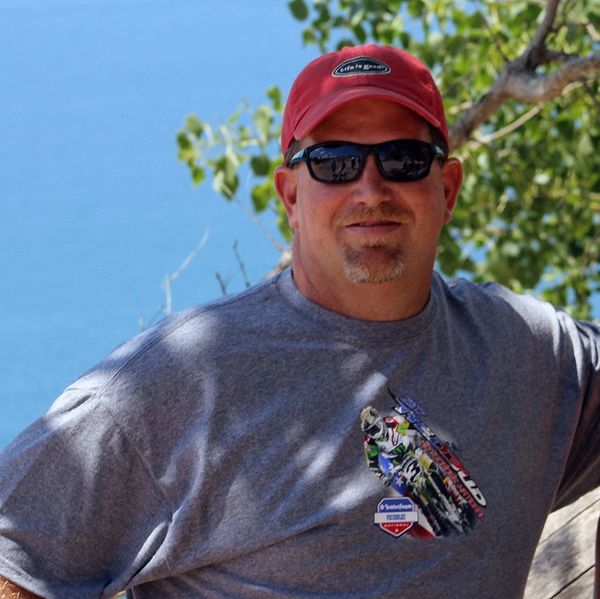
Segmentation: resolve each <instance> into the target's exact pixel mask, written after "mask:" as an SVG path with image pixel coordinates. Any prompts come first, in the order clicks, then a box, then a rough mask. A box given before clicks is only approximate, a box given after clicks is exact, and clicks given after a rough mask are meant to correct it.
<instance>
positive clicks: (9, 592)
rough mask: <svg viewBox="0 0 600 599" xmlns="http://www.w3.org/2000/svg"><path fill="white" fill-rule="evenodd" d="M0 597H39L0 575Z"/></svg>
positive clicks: (11, 598) (9, 598) (32, 598)
mask: <svg viewBox="0 0 600 599" xmlns="http://www.w3.org/2000/svg"><path fill="white" fill-rule="evenodd" d="M0 599H41V598H40V597H39V595H34V594H33V593H30V592H29V591H26V590H25V589H22V588H21V587H18V586H17V585H16V584H14V583H12V582H11V581H10V580H6V578H3V577H2V576H0Z"/></svg>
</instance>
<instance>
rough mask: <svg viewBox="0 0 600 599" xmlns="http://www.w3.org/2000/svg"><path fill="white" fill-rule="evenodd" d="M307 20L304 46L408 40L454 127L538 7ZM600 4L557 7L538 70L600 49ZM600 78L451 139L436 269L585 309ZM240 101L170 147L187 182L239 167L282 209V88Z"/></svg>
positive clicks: (485, 1)
mask: <svg viewBox="0 0 600 599" xmlns="http://www.w3.org/2000/svg"><path fill="white" fill-rule="evenodd" d="M288 5H289V8H290V12H291V14H292V15H293V17H294V18H296V19H298V20H300V21H302V22H303V23H304V31H303V33H302V37H303V41H304V43H305V44H315V45H317V46H318V47H319V48H320V50H321V51H328V50H330V49H333V48H336V47H341V46H343V45H353V44H357V43H367V42H370V41H376V42H379V43H385V44H391V45H395V46H398V47H402V48H405V49H407V50H408V51H410V52H412V53H414V54H416V55H417V56H419V57H421V59H422V60H424V62H426V63H427V64H428V65H429V67H430V68H431V70H432V72H433V73H434V75H435V77H436V80H437V81H438V84H439V86H440V89H441V91H442V95H443V96H444V100H445V104H446V111H447V114H448V120H449V124H450V125H451V126H452V124H453V123H455V122H456V121H457V120H458V118H459V117H460V116H461V114H463V113H464V111H465V110H466V109H468V108H469V107H471V106H472V105H473V104H474V103H476V102H477V101H478V100H479V99H480V98H482V97H484V96H485V94H486V92H487V91H488V90H489V89H490V88H491V87H492V85H493V84H494V82H495V81H496V80H497V79H498V78H499V76H500V74H501V73H502V71H503V69H504V68H505V66H506V64H507V63H510V62H511V61H514V60H515V59H517V58H518V57H519V56H521V55H522V54H523V53H524V51H525V50H526V49H527V47H528V45H529V44H530V43H531V40H532V38H533V37H534V35H535V32H536V30H537V28H538V27H539V24H540V22H542V20H543V18H544V15H545V8H546V3H545V2H541V1H539V0H518V1H517V0H514V1H511V2H504V1H501V0H495V1H494V0H479V1H463V2H459V1H456V0H429V1H424V0H312V2H311V3H308V2H307V0H292V1H291V2H289V3H288ZM598 29H600V8H599V6H598V5H597V4H594V3H588V2H586V0H566V1H564V2H562V3H561V4H560V6H559V10H558V14H557V16H556V19H555V21H554V24H553V27H552V29H551V30H550V33H549V35H548V37H547V39H546V41H545V48H546V49H547V50H548V54H547V56H545V58H544V60H542V61H540V66H539V67H538V68H537V69H536V71H535V73H534V76H536V77H542V76H543V75H544V74H546V73H549V72H551V71H552V70H553V69H555V68H556V66H557V64H560V61H561V60H564V58H565V57H566V56H588V55H590V54H591V53H593V52H594V51H596V52H597V51H598V47H599V45H600V44H599V37H598ZM598 87H599V86H598V80H597V78H596V79H592V78H588V79H587V80H582V81H578V82H575V83H572V84H570V85H569V86H567V87H566V88H565V89H564V90H563V93H562V94H561V95H560V96H559V97H558V98H556V99H555V100H553V101H550V102H547V103H545V104H539V105H536V106H533V107H532V106H531V105H525V104H522V103H520V102H517V101H514V100H512V101H508V102H506V103H504V104H503V105H502V106H501V107H500V108H499V109H498V110H497V111H496V112H495V113H494V114H493V115H492V117H491V118H490V119H489V120H488V121H487V122H486V123H484V125H483V126H482V127H481V128H480V129H479V130H477V131H475V132H474V133H473V135H472V136H471V138H470V139H469V141H468V142H467V143H465V144H463V145H462V146H461V147H459V148H457V149H456V154H457V155H458V156H459V157H460V158H461V159H462V160H463V162H464V164H465V172H466V178H465V183H464V187H463V191H462V193H461V197H460V200H459V204H458V206H457V209H456V211H455V215H454V220H453V222H452V223H450V225H449V226H448V227H447V228H446V229H445V231H444V233H443V236H442V240H441V243H440V252H439V258H438V266H439V268H440V269H441V271H442V272H443V273H445V274H446V275H449V276H456V275H462V276H467V277H469V278H472V279H474V280H495V281H498V282H500V283H502V284H505V285H507V286H509V287H511V288H512V289H514V290H516V291H519V292H521V291H527V290H535V291H536V292H537V293H538V294H540V295H542V296H543V297H545V298H546V299H548V300H550V301H552V302H553V303H555V304H557V305H563V306H566V307H569V308H570V310H571V312H572V313H574V314H575V315H576V316H579V317H589V316H590V314H591V305H590V296H591V295H592V294H594V293H598V292H599V291H600V269H599V266H598V258H599V254H600V161H599V158H598V151H597V148H598V147H600V144H599V141H600V110H599V101H598V98H599V97H600V94H599V93H598V91H599V90H598ZM267 95H268V98H269V103H268V104H265V105H263V106H260V107H258V108H257V109H256V110H254V111H252V110H251V109H250V108H249V107H244V108H243V109H242V110H241V111H238V112H237V113H236V114H235V115H234V116H233V117H232V118H231V119H230V120H229V121H228V123H227V124H225V125H224V126H222V127H219V128H218V129H217V130H216V131H213V129H212V128H210V127H209V126H208V125H207V124H205V123H202V122H201V121H200V120H199V119H197V117H189V118H188V120H187V122H186V126H185V128H184V129H183V130H182V131H181V132H180V133H179V135H178V144H179V150H180V152H179V157H180V158H181V159H182V160H183V161H185V162H186V163H187V164H188V166H189V168H190V172H191V175H192V179H193V180H194V182H196V183H200V182H201V181H202V180H203V179H204V178H205V175H206V171H207V170H210V171H211V172H212V181H213V187H214V188H215V189H216V190H217V191H219V192H220V193H221V194H222V195H223V196H224V197H225V198H227V199H231V198H232V197H234V196H235V193H236V192H237V191H238V188H239V173H240V166H241V165H242V164H243V163H246V162H247V163H248V164H249V165H250V169H251V171H252V173H253V175H254V177H255V182H254V186H253V188H252V190H251V196H252V201H253V206H254V209H255V210H256V212H261V211H263V210H267V209H271V210H275V211H276V212H277V214H278V215H279V216H278V224H279V227H280V230H281V232H282V234H283V236H284V237H285V238H286V239H289V238H290V230H289V228H288V226H287V222H286V220H285V216H284V214H283V211H282V208H281V206H280V203H279V202H278V201H277V199H276V196H275V191H274V189H273V185H272V183H271V178H272V173H273V170H274V169H275V167H276V165H277V164H279V163H280V161H281V157H280V155H279V154H278V148H277V145H276V142H277V138H278V135H279V128H280V120H281V111H282V96H281V92H280V91H279V90H278V89H277V88H271V89H270V90H268V92H267Z"/></svg>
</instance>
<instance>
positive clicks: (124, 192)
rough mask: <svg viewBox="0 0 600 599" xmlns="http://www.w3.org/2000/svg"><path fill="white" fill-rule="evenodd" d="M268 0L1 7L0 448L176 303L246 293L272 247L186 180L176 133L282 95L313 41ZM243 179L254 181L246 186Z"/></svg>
mask: <svg viewBox="0 0 600 599" xmlns="http://www.w3.org/2000/svg"><path fill="white" fill-rule="evenodd" d="M300 37H301V24H300V23H298V22H297V21H295V20H294V19H293V18H292V17H291V16H290V14H289V12H288V9H287V4H286V2H283V1H278V0H252V2H248V1H247V0H228V1H227V2H214V1H210V2H209V1H208V0H37V1H34V0H13V1H7V0H0V90H2V93H0V131H1V132H2V134H1V135H0V210H1V218H0V311H1V313H2V315H3V318H2V319H1V320H0V340H1V343H0V414H1V416H0V448H1V447H3V446H5V445H6V444H7V443H8V442H9V441H10V440H11V439H12V438H13V437H14V436H15V435H16V434H17V433H18V432H19V431H20V430H21V429H23V428H24V427H25V426H26V425H28V424H29V423H30V422H32V421H33V420H34V419H35V418H36V417H38V416H40V415H41V414H42V413H43V412H44V411H45V410H46V409H47V408H48V407H49V406H50V404H51V403H52V401H53V400H54V399H55V398H56V396H58V395H59V394H60V392H61V391H62V390H63V389H64V388H65V387H66V386H67V385H68V384H69V383H70V382H72V381H73V380H74V379H75V378H76V377H77V376H79V375H80V374H81V373H83V372H84V371H85V370H87V369H88V368H89V367H91V366H92V365H93V364H94V363H95V362H97V361H98V360H100V359H101V358H102V357H103V356H104V355H106V354H107V353H108V352H109V351H110V350H111V349H113V348H114V347H115V346H117V345H118V344H120V343H121V342H122V341H124V340H125V339H127V338H128V337H131V336H132V335H134V334H136V333H137V332H138V330H139V321H140V317H141V318H143V319H144V320H145V321H146V322H149V321H152V320H153V319H154V317H155V316H156V314H157V310H158V309H159V308H160V307H161V305H163V303H164V299H165V298H164V292H163V288H162V281H163V277H164V275H166V274H169V273H172V272H173V271H175V269H176V268H177V267H178V265H179V264H180V263H181V262H182V260H184V258H185V257H186V256H187V255H188V254H189V253H190V251H191V250H192V249H193V248H194V247H195V246H196V245H197V244H198V243H199V242H200V241H201V240H202V239H204V238H206V243H205V244H204V246H203V247H202V249H201V251H200V252H199V253H198V254H197V255H196V257H195V258H194V260H193V262H192V263H191V264H190V266H189V267H188V268H187V269H186V270H185V271H184V272H183V273H182V274H181V276H180V277H179V278H178V279H177V280H176V281H175V282H174V283H173V307H174V309H175V310H179V309H182V308H185V307H187V306H191V305H195V304H198V303H202V302H205V301H207V300H210V299H213V298H216V297H219V296H220V295H221V294H222V292H221V288H220V286H219V283H218V281H217V278H216V276H215V273H216V272H219V273H220V275H221V276H222V278H223V279H224V280H226V281H227V283H228V291H230V292H234V291H237V290H241V289H243V288H244V285H245V283H244V278H243V276H242V274H241V272H240V268H239V266H238V263H237V260H236V257H235V253H234V251H233V245H234V243H236V242H237V244H238V248H239V253H240V255H241V256H242V257H243V261H244V266H245V268H246V270H247V272H248V277H249V278H250V280H251V282H257V281H259V280H260V279H261V277H263V276H264V274H265V273H266V272H267V271H268V270H269V269H271V268H272V267H273V266H274V265H275V263H276V261H277V258H278V252H277V250H276V249H275V247H274V246H273V244H272V243H271V242H270V241H269V239H268V235H267V234H265V232H264V230H263V229H266V230H267V231H268V232H270V233H271V234H272V235H274V236H276V235H277V234H276V230H275V227H274V226H273V223H272V222H270V219H269V218H268V217H267V218H266V219H262V223H261V226H258V225H257V224H256V223H254V222H253V221H252V220H251V219H250V218H249V217H248V215H247V213H246V212H245V209H244V206H240V205H238V204H231V203H227V202H225V201H224V200H223V199H222V198H221V197H220V196H218V195H217V194H216V193H215V192H213V190H212V188H211V186H210V184H203V185H202V186H200V187H198V188H196V187H194V186H193V185H192V183H191V180H190V177H189V175H188V172H187V170H186V167H185V166H184V165H183V164H182V163H180V162H179V161H178V160H177V148H176V144H175V136H176V133H177V131H178V130H179V129H180V128H181V126H182V125H183V122H184V120H185V117H186V116H187V115H188V114H190V113H195V114H197V115H198V116H199V117H200V118H201V119H202V120H205V121H207V122H210V123H213V124H216V125H218V124H221V123H223V122H224V121H225V120H226V119H227V117H229V116H230V115H231V114H232V113H233V112H234V111H235V110H236V109H237V108H238V107H239V106H240V104H241V102H242V100H244V99H245V100H247V101H248V102H249V103H250V104H252V105H258V104H260V103H263V102H265V101H266V96H265V90H266V89H267V88H268V87H269V86H271V85H273V84H277V85H279V86H281V88H282V89H283V90H287V88H288V87H289V85H290V84H291V82H292V80H293V78H294V76H295V74H296V73H297V72H298V71H299V70H300V69H301V68H302V66H303V65H304V64H305V63H306V62H308V61H309V60H310V59H311V58H314V57H316V56H317V50H316V49H315V48H304V47H303V46H302V44H301V41H300ZM244 189H249V186H248V183H247V182H244V187H243V188H242V194H241V195H242V197H243V191H244Z"/></svg>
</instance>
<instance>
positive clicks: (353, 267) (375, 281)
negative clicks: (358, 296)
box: [344, 247, 404, 285]
mask: <svg viewBox="0 0 600 599" xmlns="http://www.w3.org/2000/svg"><path fill="white" fill-rule="evenodd" d="M344 273H345V274H346V277H348V279H349V280H350V281H352V282H353V283H361V284H371V285H381V284H384V283H390V282H391V281H396V280H398V279H399V278H400V277H401V276H402V274H403V273H404V262H403V260H402V255H401V254H400V250H397V249H390V248H382V247H379V248H372V247H371V248H361V249H358V250H356V249H350V248H346V250H345V251H344Z"/></svg>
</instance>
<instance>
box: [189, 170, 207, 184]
mask: <svg viewBox="0 0 600 599" xmlns="http://www.w3.org/2000/svg"><path fill="white" fill-rule="evenodd" d="M190 171H191V173H192V182H193V183H194V185H200V183H202V181H204V179H205V178H206V174H205V173H204V169H203V168H202V167H200V166H197V165H192V166H191V167H190Z"/></svg>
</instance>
